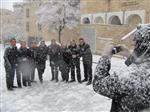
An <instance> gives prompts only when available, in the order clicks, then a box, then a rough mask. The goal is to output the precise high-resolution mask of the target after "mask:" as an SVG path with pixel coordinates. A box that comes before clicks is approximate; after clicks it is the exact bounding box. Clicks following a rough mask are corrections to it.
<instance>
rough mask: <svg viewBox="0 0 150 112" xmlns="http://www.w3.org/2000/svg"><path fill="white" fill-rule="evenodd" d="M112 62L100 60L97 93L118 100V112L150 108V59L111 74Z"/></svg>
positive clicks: (97, 72) (105, 59)
mask: <svg viewBox="0 0 150 112" xmlns="http://www.w3.org/2000/svg"><path fill="white" fill-rule="evenodd" d="M110 61H111V60H110V59H109V58H108V57H107V56H103V57H101V58H100V60H99V62H98V65H97V67H96V70H95V76H94V81H93V89H94V91H95V92H97V93H99V94H101V95H104V96H106V97H109V98H111V99H113V100H114V99H116V100H118V98H119V100H120V101H119V105H120V106H118V107H117V108H116V111H117V112H138V111H139V110H140V109H143V108H147V107H149V106H150V58H147V59H146V61H144V62H143V63H141V64H138V65H137V64H134V63H132V64H131V65H130V66H129V67H125V68H124V69H121V70H118V71H116V72H114V73H112V74H110V73H109V70H110V66H111V62H110Z"/></svg>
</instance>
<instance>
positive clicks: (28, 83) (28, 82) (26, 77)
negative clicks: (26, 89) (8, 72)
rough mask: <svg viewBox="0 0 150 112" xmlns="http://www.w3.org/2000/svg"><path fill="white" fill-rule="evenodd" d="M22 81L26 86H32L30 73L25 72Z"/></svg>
mask: <svg viewBox="0 0 150 112" xmlns="http://www.w3.org/2000/svg"><path fill="white" fill-rule="evenodd" d="M22 83H23V85H24V86H31V79H30V75H29V74H26V75H25V73H23V75H22Z"/></svg>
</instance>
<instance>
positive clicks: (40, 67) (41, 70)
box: [37, 60, 46, 82]
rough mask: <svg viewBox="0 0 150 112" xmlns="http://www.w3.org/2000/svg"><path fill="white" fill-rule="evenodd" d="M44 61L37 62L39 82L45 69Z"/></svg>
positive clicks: (41, 80)
mask: <svg viewBox="0 0 150 112" xmlns="http://www.w3.org/2000/svg"><path fill="white" fill-rule="evenodd" d="M45 66H46V61H45V60H42V61H41V62H40V63H38V64H37V71H38V76H39V80H40V82H43V73H44V71H45Z"/></svg>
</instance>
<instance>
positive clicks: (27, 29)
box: [26, 22, 30, 31]
mask: <svg viewBox="0 0 150 112" xmlns="http://www.w3.org/2000/svg"><path fill="white" fill-rule="evenodd" d="M29 30H30V29H29V22H27V23H26V31H29Z"/></svg>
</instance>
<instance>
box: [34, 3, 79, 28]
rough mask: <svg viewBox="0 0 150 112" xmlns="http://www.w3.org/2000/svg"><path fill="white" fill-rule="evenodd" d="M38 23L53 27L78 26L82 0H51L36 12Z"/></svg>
mask: <svg viewBox="0 0 150 112" xmlns="http://www.w3.org/2000/svg"><path fill="white" fill-rule="evenodd" d="M36 14H37V16H38V23H39V24H41V25H43V26H48V27H49V28H51V29H56V30H62V29H63V28H64V27H67V28H69V29H71V28H73V27H76V26H77V25H78V24H79V20H80V0H50V1H49V2H46V3H43V4H42V5H41V7H40V8H39V10H38V12H37V13H36Z"/></svg>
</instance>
